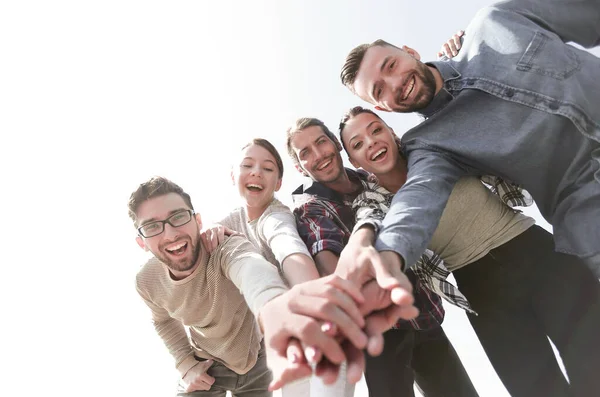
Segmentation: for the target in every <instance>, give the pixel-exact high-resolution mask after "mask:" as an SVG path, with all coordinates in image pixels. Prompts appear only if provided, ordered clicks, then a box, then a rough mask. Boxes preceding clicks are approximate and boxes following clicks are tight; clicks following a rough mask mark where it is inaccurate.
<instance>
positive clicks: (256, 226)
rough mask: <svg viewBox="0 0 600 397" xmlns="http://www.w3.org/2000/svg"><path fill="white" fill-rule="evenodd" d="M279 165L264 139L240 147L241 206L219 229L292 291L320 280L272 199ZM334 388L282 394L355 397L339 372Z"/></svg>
mask: <svg viewBox="0 0 600 397" xmlns="http://www.w3.org/2000/svg"><path fill="white" fill-rule="evenodd" d="M282 177H283V162H282V160H281V156H280V155H279V153H278V152H277V150H276V149H275V147H274V146H273V145H272V144H271V143H270V142H269V141H267V140H266V139H261V138H255V139H253V140H252V141H250V142H249V143H248V144H246V145H244V147H242V150H241V153H240V156H239V160H238V161H237V162H236V163H235V164H234V166H233V169H232V172H231V178H232V180H233V184H234V185H235V187H236V188H237V191H238V193H239V195H240V198H241V200H242V206H240V207H238V208H236V209H234V210H233V211H231V213H230V214H229V215H228V216H227V217H225V218H224V219H223V220H221V221H220V222H219V223H220V224H222V225H223V226H226V227H228V228H230V229H232V230H235V231H237V232H240V233H243V234H244V235H246V237H247V238H248V240H250V241H251V242H252V243H253V244H254V245H255V246H256V247H257V248H258V249H259V250H260V252H261V253H262V255H263V256H264V257H265V258H266V259H267V260H268V261H269V262H271V263H272V264H273V265H275V266H277V268H278V269H279V271H280V274H281V275H282V277H283V278H284V280H285V281H286V282H287V283H288V284H289V285H290V286H293V285H295V284H299V283H302V282H304V281H309V280H313V279H316V278H319V273H318V271H317V268H316V266H315V263H314V262H313V260H312V257H311V256H310V254H309V252H308V250H307V248H306V245H305V244H304V242H303V241H302V239H301V238H300V236H299V235H298V231H297V229H296V220H295V218H294V215H293V214H292V212H291V211H290V209H289V208H288V207H287V206H285V205H284V204H283V203H281V202H280V201H279V200H278V199H276V198H275V192H277V191H278V190H279V188H280V187H281V181H282ZM340 375H341V376H339V378H338V380H337V381H336V383H334V384H333V385H329V386H327V385H324V384H323V383H322V381H321V380H320V379H319V378H316V377H312V378H311V379H310V380H304V381H299V382H296V383H292V384H290V385H286V386H285V387H284V388H283V391H282V395H283V397H301V396H302V397H304V396H313V397H321V396H322V397H329V396H332V397H333V396H348V397H351V396H353V395H354V385H352V384H348V383H347V382H346V381H345V376H344V375H345V373H344V372H343V371H342V373H341V374H340Z"/></svg>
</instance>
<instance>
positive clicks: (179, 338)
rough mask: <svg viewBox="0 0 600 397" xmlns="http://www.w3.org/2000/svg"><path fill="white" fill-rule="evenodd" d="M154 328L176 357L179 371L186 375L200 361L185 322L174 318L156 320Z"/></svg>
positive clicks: (176, 365)
mask: <svg viewBox="0 0 600 397" xmlns="http://www.w3.org/2000/svg"><path fill="white" fill-rule="evenodd" d="M154 329H155V330H156V332H157V333H158V336H160V338H161V339H162V340H163V343H164V344H165V346H166V347H167V349H168V350H169V353H170V354H171V355H172V356H173V358H174V359H175V367H176V368H177V371H179V373H180V374H181V376H183V375H185V373H186V372H187V371H189V369H190V368H192V367H193V366H194V365H196V364H197V362H198V361H197V360H196V359H195V358H194V351H193V349H192V346H191V345H190V342H189V339H188V336H187V333H186V332H185V328H184V326H183V324H181V322H179V321H178V320H175V319H173V318H169V319H167V320H163V321H156V320H155V321H154Z"/></svg>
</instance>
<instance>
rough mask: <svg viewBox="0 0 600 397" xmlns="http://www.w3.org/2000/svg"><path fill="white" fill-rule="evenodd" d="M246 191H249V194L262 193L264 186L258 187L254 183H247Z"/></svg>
mask: <svg viewBox="0 0 600 397" xmlns="http://www.w3.org/2000/svg"><path fill="white" fill-rule="evenodd" d="M246 189H248V190H250V191H251V192H262V191H263V189H264V186H262V185H258V184H256V183H249V184H247V185H246Z"/></svg>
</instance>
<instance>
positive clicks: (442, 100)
mask: <svg viewBox="0 0 600 397" xmlns="http://www.w3.org/2000/svg"><path fill="white" fill-rule="evenodd" d="M426 65H427V66H433V67H434V68H436V69H437V70H438V71H439V72H440V74H441V75H442V79H443V80H444V83H446V81H449V80H454V79H457V78H459V77H460V73H459V72H458V70H456V69H454V67H453V66H452V65H450V64H449V63H448V62H428V63H427V64H426ZM452 99H454V96H453V95H452V94H450V93H449V92H448V91H447V90H446V88H444V87H442V89H441V90H440V91H439V92H438V93H437V94H436V95H435V96H434V97H433V100H432V101H431V103H430V104H429V105H427V106H426V107H425V108H423V109H421V110H419V113H420V114H421V115H422V116H423V117H425V118H428V117H431V116H433V115H434V114H435V113H437V112H438V111H440V110H441V109H443V108H444V106H446V105H447V104H448V103H449V102H450V101H451V100H452Z"/></svg>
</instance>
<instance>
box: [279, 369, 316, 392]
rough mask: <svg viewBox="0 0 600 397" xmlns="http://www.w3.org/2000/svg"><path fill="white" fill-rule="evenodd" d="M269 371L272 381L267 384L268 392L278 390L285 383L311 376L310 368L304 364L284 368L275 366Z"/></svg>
mask: <svg viewBox="0 0 600 397" xmlns="http://www.w3.org/2000/svg"><path fill="white" fill-rule="evenodd" d="M271 371H272V373H273V380H272V381H271V383H270V384H269V391H274V390H279V389H281V388H282V387H283V386H284V385H285V384H287V383H290V382H293V381H295V380H298V379H302V378H306V377H307V376H310V375H312V368H311V367H310V366H309V365H308V364H306V363H304V364H294V365H291V366H289V367H285V368H282V367H281V366H275V367H274V368H271Z"/></svg>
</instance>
